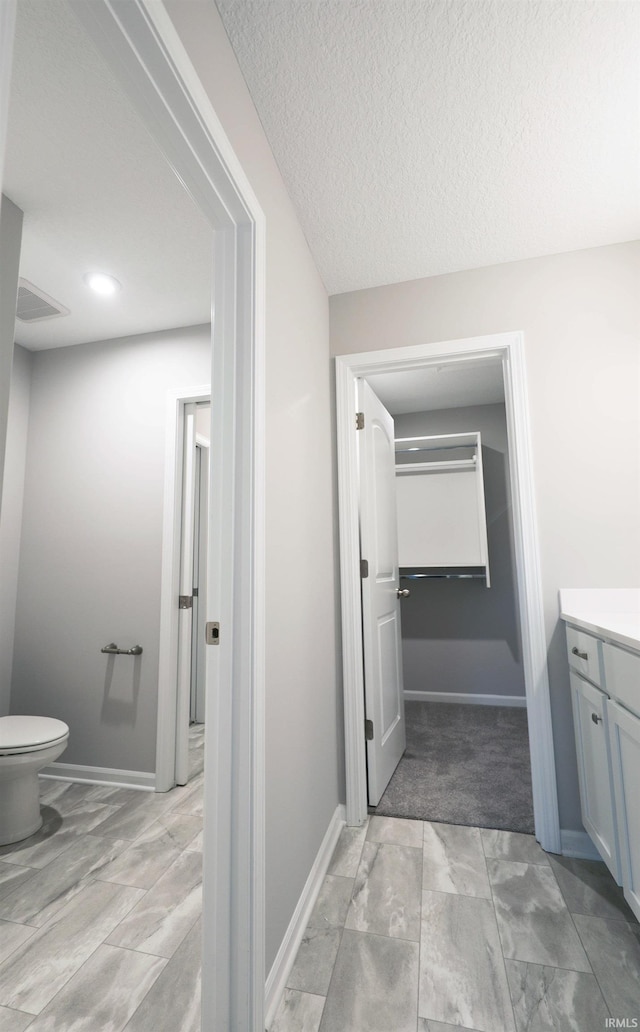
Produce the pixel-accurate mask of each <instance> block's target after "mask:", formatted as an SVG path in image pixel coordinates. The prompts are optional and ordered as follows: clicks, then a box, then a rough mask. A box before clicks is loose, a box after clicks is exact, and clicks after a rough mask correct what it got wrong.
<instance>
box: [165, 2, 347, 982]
mask: <svg viewBox="0 0 640 1032" xmlns="http://www.w3.org/2000/svg"><path fill="white" fill-rule="evenodd" d="M165 6H166V9H167V11H168V13H169V16H170V17H171V19H172V21H173V22H174V25H175V27H176V29H177V31H178V34H179V36H180V38H181V40H182V43H183V44H184V46H185V47H186V50H187V52H188V54H189V57H190V59H191V61H192V62H193V64H194V66H195V69H196V71H197V73H198V75H199V77H200V81H201V82H202V84H203V87H204V89H205V91H206V92H207V93H208V95H209V97H210V99H211V102H212V104H213V106H214V108H215V111H216V114H217V115H218V118H219V119H220V121H221V123H222V126H223V128H224V129H225V131H226V133H227V135H228V137H229V139H230V142H231V145H232V146H233V148H234V150H235V153H236V155H237V156H238V159H239V161H240V163H241V165H242V167H243V169H244V172H245V174H246V176H247V178H248V180H249V182H250V184H251V186H252V188H253V190H254V191H255V194H256V196H257V198H258V202H259V203H260V205H261V207H262V210H263V211H264V213H265V216H266V227H267V237H266V264H267V269H266V271H267V282H266V377H267V398H266V437H265V440H266V451H267V469H266V485H265V486H266V548H267V560H266V564H267V565H266V614H267V622H266V624H267V625H266V631H267V653H266V715H265V723H266V804H265V805H266V901H267V909H266V962H267V970H268V969H269V966H270V965H271V963H272V962H273V960H274V958H275V955H276V952H277V950H278V948H279V947H280V944H281V942H282V938H283V936H284V934H285V931H286V929H287V926H288V924H289V922H290V920H291V917H292V915H293V912H294V910H295V907H296V904H297V902H298V899H299V898H300V893H301V892H302V890H303V888H304V885H305V882H306V880H307V877H308V875H309V871H310V870H311V866H312V864H313V862H314V860H315V858H316V855H317V852H318V849H319V847H320V845H321V843H322V839H323V837H324V834H325V832H326V830H327V827H328V825H329V822H330V820H331V818H332V816H333V814H334V812H335V808H336V806H337V804H338V802H339V801H340V798H341V797H342V795H343V788H342V778H341V770H342V762H343V761H342V756H343V741H344V731H343V723H342V711H341V701H340V700H341V691H340V685H339V684H338V682H337V678H336V666H337V655H336V637H337V627H338V609H337V604H336V598H337V586H336V554H337V553H336V545H335V537H334V526H333V513H334V487H333V467H332V452H331V447H332V441H331V427H332V421H331V366H330V363H329V305H328V300H327V294H326V291H325V289H324V286H323V284H322V282H321V280H320V277H319V276H318V272H317V269H316V267H315V265H314V262H313V259H312V257H311V255H310V253H309V248H308V246H307V243H306V240H305V238H304V234H303V233H302V230H301V228H300V224H299V222H298V219H297V216H296V214H295V211H294V209H293V206H292V204H291V201H290V200H289V197H288V195H287V193H286V190H285V187H284V184H283V182H282V177H281V175H280V173H279V170H278V167H277V165H276V162H275V160H274V158H273V154H272V153H271V150H270V148H269V144H268V143H267V139H266V137H265V135H264V132H263V129H262V126H261V123H260V119H259V118H258V116H257V113H256V111H255V108H254V106H253V103H252V101H251V98H250V95H249V92H248V90H247V87H246V84H245V81H244V79H243V76H242V73H241V71H240V68H239V66H238V63H237V61H236V59H235V55H234V53H233V50H232V48H231V46H230V44H229V41H228V39H227V36H226V34H225V31H224V28H223V26H222V23H221V21H220V16H219V14H218V12H217V10H216V7H215V4H213V3H211V0H192V2H190V3H183V2H182V0H167V3H166V5H165Z"/></svg>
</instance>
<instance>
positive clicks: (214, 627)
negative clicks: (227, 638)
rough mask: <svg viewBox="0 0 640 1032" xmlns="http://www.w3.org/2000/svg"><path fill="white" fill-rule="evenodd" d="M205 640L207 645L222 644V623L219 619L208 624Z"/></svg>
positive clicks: (205, 630)
mask: <svg viewBox="0 0 640 1032" xmlns="http://www.w3.org/2000/svg"><path fill="white" fill-rule="evenodd" d="M204 640H205V642H206V644H207V645H219V644H220V624H219V623H218V622H217V621H214V622H212V623H208V624H207V625H206V627H205V629H204Z"/></svg>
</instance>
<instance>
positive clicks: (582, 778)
mask: <svg viewBox="0 0 640 1032" xmlns="http://www.w3.org/2000/svg"><path fill="white" fill-rule="evenodd" d="M570 677H571V701H572V704H573V722H574V727H575V734H576V751H577V754H578V780H579V783H580V802H581V804H582V823H583V824H584V826H585V828H586V830H587V832H588V833H589V835H590V836H591V839H592V841H593V843H594V845H595V847H596V849H597V850H598V852H599V853H600V856H601V857H602V859H603V860H604V862H605V863H606V865H607V867H608V868H609V870H610V871H611V873H612V875H613V877H614V878H615V879H616V881H617V882H618V883H620V868H619V858H618V849H617V842H616V826H615V817H614V802H613V788H612V783H611V773H610V771H611V767H610V762H609V746H608V740H607V727H606V721H607V713H606V701H607V697H606V695H605V694H604V693H603V692H601V691H600V690H599V689H598V688H594V686H593V685H592V684H589V682H588V681H585V680H583V678H581V677H578V675H577V674H575V673H573V672H571V674H570Z"/></svg>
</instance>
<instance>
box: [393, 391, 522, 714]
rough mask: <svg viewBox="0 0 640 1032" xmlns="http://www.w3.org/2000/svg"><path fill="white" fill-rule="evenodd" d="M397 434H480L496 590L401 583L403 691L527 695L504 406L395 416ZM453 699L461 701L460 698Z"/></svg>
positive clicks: (474, 584)
mask: <svg viewBox="0 0 640 1032" xmlns="http://www.w3.org/2000/svg"><path fill="white" fill-rule="evenodd" d="M394 422H395V435H396V438H398V437H412V436H416V435H422V434H448V433H464V432H466V431H471V430H479V431H480V433H481V435H482V458H483V464H484V484H485V504H486V513H487V531H488V544H489V566H490V571H491V587H490V588H487V587H486V586H485V582H484V580H440V579H438V580H420V581H415V580H412V581H401V582H400V586H401V587H409V588H410V590H411V595H410V597H409V598H407V599H405V600H404V601H403V603H402V654H403V664H404V688H405V692H411V693H413V692H420V693H423V692H446V693H451V694H456V695H459V694H465V695H491V696H503V697H518V698H524V694H525V690H524V676H523V671H522V657H521V648H520V636H519V631H518V610H517V597H516V585H515V563H514V558H513V533H512V514H511V495H510V490H509V458H508V446H507V428H506V419H505V409H504V405H501V404H500V405H479V406H474V407H469V408H458V409H443V410H440V411H436V412H415V413H411V414H409V415H397V416H395V417H394ZM454 701H455V700H454Z"/></svg>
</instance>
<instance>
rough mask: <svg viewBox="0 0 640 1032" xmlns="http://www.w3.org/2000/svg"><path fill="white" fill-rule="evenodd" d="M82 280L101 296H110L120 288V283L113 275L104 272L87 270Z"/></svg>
mask: <svg viewBox="0 0 640 1032" xmlns="http://www.w3.org/2000/svg"><path fill="white" fill-rule="evenodd" d="M84 281H85V283H86V284H87V286H88V287H91V289H92V290H94V291H95V292H96V294H101V295H102V297H110V296H111V295H112V294H117V292H118V291H119V290H122V284H121V283H119V282H118V280H117V279H116V278H115V276H109V275H108V274H107V273H106V272H88V273H87V274H86V276H85V277H84Z"/></svg>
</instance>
